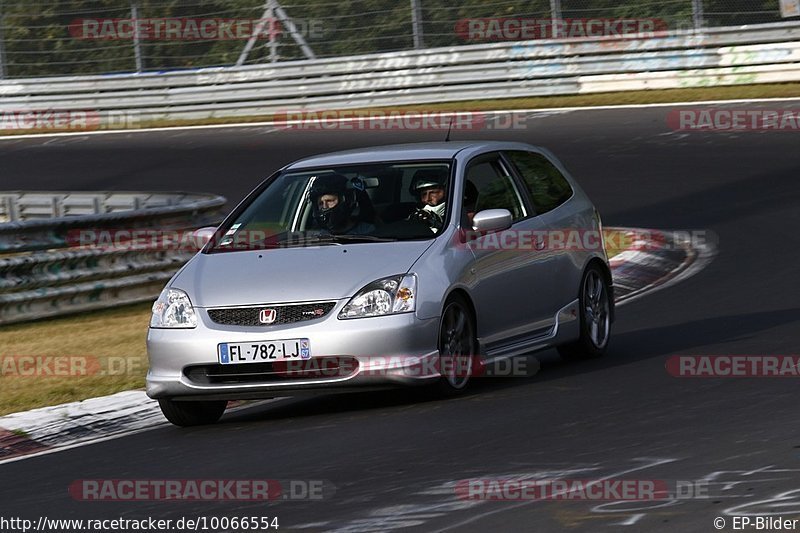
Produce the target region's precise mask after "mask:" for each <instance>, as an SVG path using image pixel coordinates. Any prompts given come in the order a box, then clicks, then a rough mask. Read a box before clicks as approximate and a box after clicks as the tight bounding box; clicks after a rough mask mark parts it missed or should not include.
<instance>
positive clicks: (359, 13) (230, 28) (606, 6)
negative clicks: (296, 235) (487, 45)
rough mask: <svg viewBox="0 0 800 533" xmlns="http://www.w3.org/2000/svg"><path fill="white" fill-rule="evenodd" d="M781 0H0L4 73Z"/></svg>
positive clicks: (152, 67)
mask: <svg viewBox="0 0 800 533" xmlns="http://www.w3.org/2000/svg"><path fill="white" fill-rule="evenodd" d="M779 1H787V0H530V1H525V2H518V1H505V0H465V1H462V2H458V3H453V2H448V1H445V0H360V1H353V2H334V1H330V0H225V1H223V0H218V1H217V0H215V1H210V0H181V1H178V0H92V1H90V0H0V78H21V77H42V76H58V75H70V74H111V73H122V72H153V71H156V72H157V71H165V70H176V69H192V68H199V67H210V66H230V65H246V64H256V63H267V62H275V61H287V60H297V59H304V58H322V57H336V56H350V55H358V54H369V53H376V52H391V51H400V50H409V49H414V48H430V47H441V46H456V45H463V44H470V43H473V42H477V41H476V40H475V39H473V38H471V37H470V35H468V34H466V33H465V32H464V31H461V30H463V29H464V28H465V27H467V25H468V24H469V21H474V20H476V19H493V20H509V19H517V20H519V19H528V20H539V21H547V20H553V19H560V20H564V19H657V20H659V21H660V23H661V25H660V27H661V28H664V29H695V30H698V31H702V29H703V28H704V27H717V26H736V25H743V24H758V23H780V22H781V21H783V20H787V19H784V18H782V16H781V7H780V4H779ZM788 1H790V2H791V1H794V0H788ZM133 20H135V21H137V23H136V24H134V23H133V22H132V21H133ZM794 20H797V19H794ZM486 40H491V39H490V38H487V39H484V42H485V41H486Z"/></svg>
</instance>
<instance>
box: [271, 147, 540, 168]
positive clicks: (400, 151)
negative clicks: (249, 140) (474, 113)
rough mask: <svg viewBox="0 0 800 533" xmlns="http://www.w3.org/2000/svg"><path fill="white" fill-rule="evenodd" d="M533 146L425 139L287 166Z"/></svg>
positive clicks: (438, 156)
mask: <svg viewBox="0 0 800 533" xmlns="http://www.w3.org/2000/svg"><path fill="white" fill-rule="evenodd" d="M514 147H516V148H522V147H524V148H527V149H531V148H533V149H536V147H533V146H530V145H527V144H521V143H509V142H499V141H471V142H467V141H453V142H428V143H411V144H392V145H387V146H371V147H366V148H358V149H355V150H345V151H342V152H331V153H328V154H320V155H315V156H311V157H307V158H305V159H300V160H299V161H295V162H294V163H292V164H290V165H289V166H288V167H286V168H287V169H292V170H296V169H304V168H315V167H321V166H328V165H330V166H334V165H348V164H357V163H373V162H380V161H424V160H432V159H452V158H453V157H455V156H456V154H457V153H458V152H460V151H462V150H465V149H468V148H469V149H471V150H470V151H478V152H481V151H491V150H501V149H510V148H514Z"/></svg>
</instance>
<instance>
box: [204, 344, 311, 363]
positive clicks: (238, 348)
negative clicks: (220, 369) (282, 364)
mask: <svg viewBox="0 0 800 533" xmlns="http://www.w3.org/2000/svg"><path fill="white" fill-rule="evenodd" d="M218 349H219V350H218V351H219V362H220V363H222V364H223V365H233V364H241V363H270V362H275V361H296V360H301V359H310V358H311V347H310V345H309V342H308V339H289V340H283V341H263V342H225V343H222V344H220V345H219V346H218Z"/></svg>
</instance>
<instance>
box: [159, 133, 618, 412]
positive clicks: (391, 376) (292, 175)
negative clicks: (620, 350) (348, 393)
mask: <svg viewBox="0 0 800 533" xmlns="http://www.w3.org/2000/svg"><path fill="white" fill-rule="evenodd" d="M206 231H207V236H208V238H209V241H208V243H207V244H206V245H205V246H204V248H203V249H202V250H201V251H200V253H198V254H197V255H195V257H193V258H192V259H191V260H190V261H189V262H188V263H187V264H186V265H185V266H184V267H183V268H182V269H181V270H180V271H179V272H178V273H177V274H176V275H175V276H174V277H173V278H172V280H170V282H169V283H168V284H167V286H166V288H165V289H164V291H163V292H162V293H161V295H160V296H159V298H158V300H157V301H156V302H155V303H154V305H153V316H152V319H151V322H150V329H149V332H148V335H147V349H148V354H149V358H150V369H149V372H148V374H147V393H148V395H149V396H150V397H152V398H156V399H158V401H159V404H160V406H161V409H162V411H163V413H164V415H165V416H166V417H167V419H168V420H169V421H171V422H172V423H174V424H177V425H181V426H188V425H196V424H205V423H213V422H215V421H216V420H218V419H219V418H220V417H221V416H222V413H223V412H224V410H225V407H226V403H227V401H228V400H233V399H258V398H269V397H274V396H278V395H286V394H288V395H291V394H293V393H298V392H302V391H308V390H311V389H314V390H319V389H323V390H329V391H331V392H333V391H334V390H340V391H344V390H346V389H354V388H357V389H361V390H363V388H364V387H384V386H397V385H416V384H431V385H433V386H435V387H438V388H439V389H440V390H441V391H443V392H445V393H455V392H458V391H461V390H463V389H464V388H465V387H466V386H467V384H468V383H469V381H470V378H471V377H474V376H475V375H476V374H478V373H479V371H480V369H482V368H486V367H488V366H489V365H492V364H494V363H495V362H497V361H500V360H503V359H508V358H511V357H515V356H518V355H523V354H528V353H531V352H533V351H535V350H540V349H544V348H550V347H558V349H559V351H560V352H561V354H562V355H563V356H567V357H596V356H599V355H602V354H603V353H604V352H605V351H606V349H607V346H608V342H609V337H610V329H611V323H612V321H613V317H614V299H613V286H612V281H611V274H610V270H609V267H608V260H607V256H606V252H605V248H604V246H603V237H602V226H601V222H600V216H599V214H598V212H597V210H596V209H595V207H594V206H593V205H592V203H591V201H590V200H589V199H588V198H587V196H586V195H585V193H584V192H583V191H582V190H581V189H580V187H579V186H578V185H577V184H576V183H575V181H574V180H573V179H572V178H571V177H570V176H569V174H568V173H567V171H566V170H565V169H564V167H563V166H562V165H561V164H560V163H559V162H558V161H557V160H556V158H555V157H554V156H553V155H552V154H551V153H549V152H548V151H546V150H544V149H542V148H538V147H534V146H531V145H528V144H522V143H505V142H444V143H425V144H409V145H395V146H385V147H375V148H369V149H361V150H352V151H346V152H338V153H333V154H326V155H320V156H315V157H310V158H307V159H303V160H301V161H298V162H295V163H292V164H290V165H288V166H286V167H285V168H283V169H281V170H280V171H278V172H276V173H275V174H274V175H272V176H270V177H269V178H268V179H267V180H265V181H264V182H263V183H262V184H261V185H259V186H258V187H257V188H256V189H255V190H254V191H253V192H252V193H251V194H250V195H248V196H247V198H246V199H245V200H244V201H243V202H242V203H241V204H240V205H238V206H237V207H236V208H235V209H234V210H233V211H232V212H231V214H230V215H229V216H228V217H227V218H226V219H225V221H224V222H223V223H222V224H221V225H220V226H219V227H218V228H212V229H208V230H206Z"/></svg>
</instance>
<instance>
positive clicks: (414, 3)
mask: <svg viewBox="0 0 800 533" xmlns="http://www.w3.org/2000/svg"><path fill="white" fill-rule="evenodd" d="M411 29H412V31H413V32H414V48H415V49H416V50H419V49H421V48H424V47H425V42H424V37H423V33H422V10H421V9H420V5H419V0H411Z"/></svg>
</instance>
